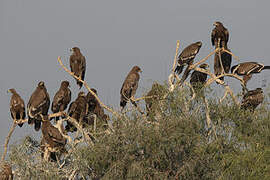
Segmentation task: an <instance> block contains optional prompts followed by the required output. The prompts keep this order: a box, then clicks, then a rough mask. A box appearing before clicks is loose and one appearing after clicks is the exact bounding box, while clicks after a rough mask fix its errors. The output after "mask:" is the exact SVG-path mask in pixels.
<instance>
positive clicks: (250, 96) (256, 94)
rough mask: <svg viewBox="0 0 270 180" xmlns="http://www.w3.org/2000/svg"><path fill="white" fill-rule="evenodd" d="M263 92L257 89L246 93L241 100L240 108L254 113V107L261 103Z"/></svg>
mask: <svg viewBox="0 0 270 180" xmlns="http://www.w3.org/2000/svg"><path fill="white" fill-rule="evenodd" d="M263 99H264V96H263V90H262V88H257V89H255V90H250V91H248V92H247V93H246V94H245V95H244V97H243V100H242V103H241V108H242V109H245V110H246V109H249V110H250V111H252V112H253V111H254V110H255V109H256V107H257V106H258V105H259V104H261V103H262V102H263Z"/></svg>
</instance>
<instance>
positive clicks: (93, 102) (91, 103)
mask: <svg viewBox="0 0 270 180" xmlns="http://www.w3.org/2000/svg"><path fill="white" fill-rule="evenodd" d="M91 90H92V91H93V92H94V93H95V94H96V95H97V90H96V89H94V88H92V89H91ZM86 99H87V103H88V113H94V114H96V115H97V117H98V118H100V119H101V118H102V117H103V115H104V109H103V107H102V106H101V105H100V104H99V102H98V101H97V99H96V98H95V96H93V95H92V94H91V93H90V92H88V94H87V96H86Z"/></svg>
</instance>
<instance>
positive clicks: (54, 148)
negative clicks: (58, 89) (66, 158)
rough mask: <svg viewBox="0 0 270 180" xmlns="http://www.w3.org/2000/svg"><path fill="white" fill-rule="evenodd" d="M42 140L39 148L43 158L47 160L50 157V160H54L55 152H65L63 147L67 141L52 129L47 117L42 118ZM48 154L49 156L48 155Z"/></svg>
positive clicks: (55, 129) (56, 130)
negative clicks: (41, 150)
mask: <svg viewBox="0 0 270 180" xmlns="http://www.w3.org/2000/svg"><path fill="white" fill-rule="evenodd" d="M42 118H43V119H42V127H41V130H42V140H41V145H42V146H41V148H42V149H43V150H44V155H43V157H44V158H45V159H47V160H48V157H51V159H52V160H55V159H56V155H55V154H54V153H55V152H65V151H66V150H65V145H66V143H67V139H66V138H64V137H63V135H62V134H61V133H60V132H59V130H58V129H57V128H56V127H54V126H53V125H52V124H51V122H50V121H49V119H48V116H47V115H46V116H43V117H42ZM47 153H48V154H50V153H52V154H50V156H49V155H48V154H47Z"/></svg>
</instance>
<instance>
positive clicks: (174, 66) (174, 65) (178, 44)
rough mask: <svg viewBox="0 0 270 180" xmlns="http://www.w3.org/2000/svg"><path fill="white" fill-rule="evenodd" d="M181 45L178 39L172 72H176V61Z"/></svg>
mask: <svg viewBox="0 0 270 180" xmlns="http://www.w3.org/2000/svg"><path fill="white" fill-rule="evenodd" d="M179 46H180V41H179V40H177V41H176V49H175V55H174V60H173V67H172V73H174V71H175V68H176V63H177V62H176V61H177V55H178V49H179Z"/></svg>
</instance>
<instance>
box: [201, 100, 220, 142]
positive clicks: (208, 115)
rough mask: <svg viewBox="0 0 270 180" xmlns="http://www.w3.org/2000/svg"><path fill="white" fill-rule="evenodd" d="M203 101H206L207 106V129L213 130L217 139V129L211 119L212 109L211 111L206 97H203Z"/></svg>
mask: <svg viewBox="0 0 270 180" xmlns="http://www.w3.org/2000/svg"><path fill="white" fill-rule="evenodd" d="M203 100H204V104H205V108H206V111H205V113H206V124H207V128H208V129H210V128H212V130H213V131H214V135H215V138H216V139H217V133H216V128H215V125H214V124H213V123H212V121H211V118H210V109H209V104H208V101H207V99H206V98H205V97H203Z"/></svg>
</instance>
